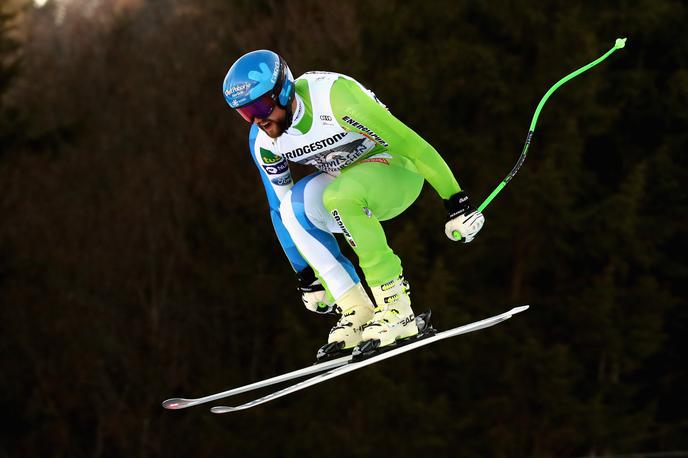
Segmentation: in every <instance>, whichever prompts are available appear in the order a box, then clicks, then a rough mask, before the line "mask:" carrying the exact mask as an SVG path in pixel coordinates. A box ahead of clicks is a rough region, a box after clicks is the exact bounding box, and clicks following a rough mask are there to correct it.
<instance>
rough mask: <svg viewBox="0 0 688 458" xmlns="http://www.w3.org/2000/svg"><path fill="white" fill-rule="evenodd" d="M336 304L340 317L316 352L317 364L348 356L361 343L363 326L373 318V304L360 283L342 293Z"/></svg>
mask: <svg viewBox="0 0 688 458" xmlns="http://www.w3.org/2000/svg"><path fill="white" fill-rule="evenodd" d="M337 304H338V305H337V312H339V313H341V317H340V318H339V321H337V324H335V325H334V327H333V328H332V329H331V330H330V334H329V336H328V338H327V344H325V345H323V346H322V347H320V349H319V350H318V353H317V355H316V360H317V362H323V361H327V360H330V359H334V358H338V357H340V356H344V355H348V354H350V353H351V350H353V349H354V347H356V345H358V343H359V342H360V341H361V330H362V328H363V325H364V324H366V323H367V322H369V321H370V320H371V318H373V310H374V309H373V303H372V302H371V301H370V298H368V294H366V292H365V290H364V289H363V286H362V285H361V284H360V283H358V284H357V285H355V286H353V287H352V288H351V289H349V290H348V291H347V292H346V293H344V295H343V296H342V297H341V298H339V299H338V300H337Z"/></svg>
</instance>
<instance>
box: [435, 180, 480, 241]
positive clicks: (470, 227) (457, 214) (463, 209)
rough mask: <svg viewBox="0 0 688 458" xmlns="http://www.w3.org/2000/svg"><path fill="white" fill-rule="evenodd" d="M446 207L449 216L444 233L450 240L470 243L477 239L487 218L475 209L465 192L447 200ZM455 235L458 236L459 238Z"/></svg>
mask: <svg viewBox="0 0 688 458" xmlns="http://www.w3.org/2000/svg"><path fill="white" fill-rule="evenodd" d="M444 207H445V208H446V209H447V216H448V221H447V223H446V224H445V225H444V233H445V234H447V237H449V239H450V240H453V241H461V242H463V243H468V242H470V241H471V240H473V239H474V238H475V236H476V235H477V234H478V232H480V229H482V227H483V224H485V217H484V216H483V214H482V213H480V212H479V211H476V210H475V209H474V208H473V206H472V205H471V204H470V202H469V201H468V196H467V195H466V193H465V192H464V191H461V192H458V193H456V194H454V195H453V196H451V197H450V198H449V199H448V200H445V201H444ZM455 234H458V237H456V236H455Z"/></svg>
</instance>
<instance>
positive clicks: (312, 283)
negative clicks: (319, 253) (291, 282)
mask: <svg viewBox="0 0 688 458" xmlns="http://www.w3.org/2000/svg"><path fill="white" fill-rule="evenodd" d="M296 278H297V280H298V282H299V286H298V287H297V288H296V289H297V290H298V291H299V292H300V293H301V300H302V301H303V305H305V306H306V308H307V309H308V310H310V311H311V312H315V313H323V314H325V313H335V307H336V304H335V303H334V301H333V300H332V297H331V296H329V295H328V294H327V291H325V287H324V286H323V285H322V283H320V280H318V278H317V277H316V276H315V272H313V269H312V268H311V267H306V268H305V269H304V270H302V271H301V272H297V273H296Z"/></svg>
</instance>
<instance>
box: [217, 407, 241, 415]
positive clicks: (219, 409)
mask: <svg viewBox="0 0 688 458" xmlns="http://www.w3.org/2000/svg"><path fill="white" fill-rule="evenodd" d="M235 410H239V409H237V408H234V407H229V406H215V407H211V408H210V411H211V412H212V413H217V414H221V413H229V412H234V411H235Z"/></svg>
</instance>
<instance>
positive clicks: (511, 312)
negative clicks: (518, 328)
mask: <svg viewBox="0 0 688 458" xmlns="http://www.w3.org/2000/svg"><path fill="white" fill-rule="evenodd" d="M529 308H530V305H521V306H519V307H514V308H512V309H511V310H509V311H508V312H506V313H507V316H506V318H507V319H509V318H511V317H512V316H514V315H516V314H517V313H521V312H522V311H524V310H528V309H529Z"/></svg>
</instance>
